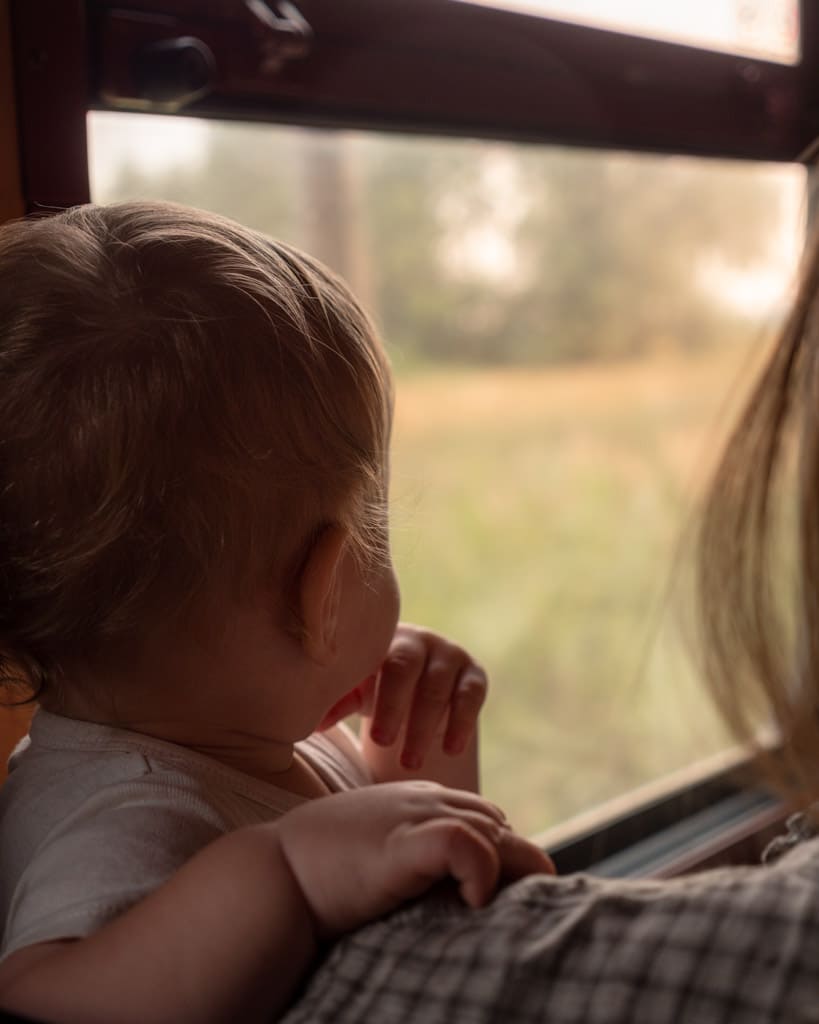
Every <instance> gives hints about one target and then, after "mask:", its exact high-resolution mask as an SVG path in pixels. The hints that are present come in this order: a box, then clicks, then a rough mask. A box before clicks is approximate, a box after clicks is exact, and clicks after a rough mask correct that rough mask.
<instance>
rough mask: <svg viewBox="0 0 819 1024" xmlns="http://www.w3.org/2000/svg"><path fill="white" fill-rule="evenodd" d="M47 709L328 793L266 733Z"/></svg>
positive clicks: (296, 789) (278, 782) (64, 705)
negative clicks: (193, 729) (236, 731)
mask: <svg viewBox="0 0 819 1024" xmlns="http://www.w3.org/2000/svg"><path fill="white" fill-rule="evenodd" d="M44 708H45V710H47V711H52V712H54V713H56V714H61V715H64V716H65V717H68V718H76V719H80V720H82V721H86V722H95V723H96V724H98V725H110V726H114V727H115V728H118V729H127V730H128V731H130V732H135V733H139V734H140V735H142V736H150V737H151V738H152V739H158V740H162V741H163V742H165V743H173V744H175V745H176V746H180V747H185V748H186V749H188V750H193V751H195V752H196V753H198V754H204V755H205V756H206V757H210V758H212V759H213V760H214V761H218V762H219V763H220V764H223V765H225V766H227V767H228V768H232V769H234V770H236V771H240V772H242V773H244V774H245V775H250V776H252V777H253V778H257V779H261V780H262V781H264V782H269V783H271V784H273V785H275V786H278V787H279V788H280V789H284V790H287V791H288V792H291V793H296V794H298V795H299V796H305V797H308V798H315V797H320V796H326V795H327V794H328V793H329V790H328V788H327V786H326V785H325V784H324V782H322V780H321V778H320V777H319V776H318V774H317V773H316V772H315V771H314V770H313V769H312V768H311V767H310V765H309V764H308V763H307V761H306V760H305V759H304V758H303V757H302V755H301V754H300V753H299V752H298V750H297V749H296V747H295V744H293V743H283V742H279V741H277V740H275V739H271V737H269V736H263V735H260V736H254V735H250V734H247V733H231V732H230V731H228V730H223V729H216V730H212V731H211V730H203V729H201V728H200V729H197V730H196V731H192V730H191V729H190V727H189V724H188V723H182V722H174V721H168V720H152V719H147V718H143V717H136V718H123V717H120V716H116V717H112V716H111V715H108V714H104V713H102V712H101V710H100V709H99V708H94V707H93V706H92V705H90V704H87V703H83V702H78V701H70V702H61V703H60V704H59V705H56V704H55V703H53V702H48V703H45V704H44Z"/></svg>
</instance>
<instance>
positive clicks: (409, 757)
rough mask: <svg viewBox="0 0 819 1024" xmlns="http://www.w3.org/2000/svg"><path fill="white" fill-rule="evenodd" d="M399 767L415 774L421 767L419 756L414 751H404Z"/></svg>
mask: <svg viewBox="0 0 819 1024" xmlns="http://www.w3.org/2000/svg"><path fill="white" fill-rule="evenodd" d="M401 765H402V767H403V768H406V769H407V770H408V771H411V772H415V771H417V770H418V769H419V768H420V767H421V755H420V754H416V753H415V751H414V750H405V751H404V753H403V754H402V755H401Z"/></svg>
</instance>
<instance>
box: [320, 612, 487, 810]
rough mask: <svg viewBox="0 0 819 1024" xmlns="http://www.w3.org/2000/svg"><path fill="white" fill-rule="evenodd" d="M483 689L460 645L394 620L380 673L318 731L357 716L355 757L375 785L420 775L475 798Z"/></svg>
mask: <svg viewBox="0 0 819 1024" xmlns="http://www.w3.org/2000/svg"><path fill="white" fill-rule="evenodd" d="M486 690H487V681H486V674H485V672H484V671H483V669H482V668H481V667H480V666H479V665H477V664H476V663H475V662H474V661H473V660H472V658H471V657H470V656H469V654H467V652H466V651H465V650H464V649H463V648H461V647H458V646H457V645H456V644H453V643H450V642H449V641H448V640H446V639H444V638H443V637H441V636H439V635H438V634H437V633H433V632H431V631H430V630H426V629H421V628H420V627H418V626H412V625H409V624H408V623H400V624H399V625H398V628H397V629H396V631H395V636H394V637H393V641H392V644H391V645H390V648H389V651H388V652H387V656H386V658H385V660H384V663H383V664H382V666H381V669H380V671H379V673H378V675H377V676H374V677H372V678H371V679H368V680H365V682H364V683H363V684H362V685H361V686H359V687H358V688H357V689H356V690H355V691H353V693H351V694H348V695H347V697H345V698H344V699H343V700H342V701H340V702H339V704H337V705H336V706H335V707H334V708H333V709H332V710H331V712H330V713H329V715H328V716H327V718H326V719H325V721H324V722H323V723H322V727H323V728H325V729H326V728H327V727H328V726H330V725H331V723H334V722H336V721H338V719H339V718H342V717H344V716H345V715H348V714H352V713H354V712H360V713H361V715H362V726H361V734H360V740H359V749H358V750H357V754H358V755H359V756H361V757H363V759H364V761H365V762H366V764H367V766H368V768H369V769H370V771H371V772H372V775H373V777H374V779H375V781H376V782H391V781H396V780H399V779H418V778H423V779H429V780H431V781H434V782H439V783H441V785H444V786H452V787H454V788H456V789H468V790H471V791H472V792H474V793H477V792H478V788H479V786H478V734H477V720H478V714H479V713H480V710H481V707H482V706H483V703H484V700H485V699H486ZM335 739H336V742H338V743H339V745H340V746H342V747H345V748H346V747H347V746H348V744H347V742H346V741H345V740H344V739H343V738H342V737H339V736H336V737H335Z"/></svg>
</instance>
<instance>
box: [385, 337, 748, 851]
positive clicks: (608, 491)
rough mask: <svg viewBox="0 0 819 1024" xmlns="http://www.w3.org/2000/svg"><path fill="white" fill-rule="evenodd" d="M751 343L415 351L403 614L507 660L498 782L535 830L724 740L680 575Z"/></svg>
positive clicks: (401, 496) (399, 552) (399, 516)
mask: <svg viewBox="0 0 819 1024" xmlns="http://www.w3.org/2000/svg"><path fill="white" fill-rule="evenodd" d="M747 359H748V350H747V349H745V350H744V351H739V350H734V351H733V352H729V353H725V352H722V353H717V354H713V355H711V356H700V357H697V358H684V357H676V356H674V357H672V356H668V357H663V358H658V357H655V358H653V359H650V360H647V361H641V362H635V363H629V364H614V365H601V364H599V363H595V364H589V365H588V366H583V365H581V366H575V367H570V368H560V369H536V370H532V369H475V368H465V369H462V370H452V369H433V370H429V371H423V372H420V371H415V372H403V373H402V372H400V369H399V374H398V403H397V410H396V426H395V434H394V448H393V467H392V491H393V505H394V514H393V545H394V549H395V556H396V562H397V565H398V569H399V575H400V578H401V581H402V588H403V612H402V614H403V617H404V618H406V619H409V620H410V621H418V622H423V623H424V624H426V625H430V626H432V627H434V628H436V629H438V630H440V631H442V632H444V633H446V634H448V635H450V636H452V637H453V638H455V639H457V640H458V641H459V642H461V643H463V644H464V645H465V646H467V647H468V649H469V650H470V651H471V652H472V653H473V654H474V656H475V657H476V658H477V659H478V660H479V661H481V662H482V663H483V664H484V665H485V667H486V668H487V670H488V671H489V674H490V682H491V697H490V701H489V704H488V706H487V708H486V710H485V712H484V720H483V726H482V769H483V782H484V790H485V792H486V793H487V794H488V795H489V796H490V797H491V798H493V799H494V800H496V801H497V802H499V803H500V804H501V806H503V807H504V808H505V810H506V811H507V813H508V814H509V816H510V818H511V820H512V821H513V822H514V823H515V824H516V825H517V827H518V828H520V829H522V830H524V831H526V832H529V833H531V832H536V831H538V830H541V829H543V828H545V827H547V826H549V825H551V824H554V823H556V822H559V821H561V820H563V819H565V818H567V817H569V816H571V815H573V814H576V813H579V812H581V811H585V810H587V809H589V808H591V807H593V806H594V805H596V804H598V803H600V802H601V801H604V800H606V799H608V798H610V797H614V796H617V795H619V794H621V793H622V792H623V791H625V790H628V789H631V788H633V787H635V786H637V785H640V784H641V783H644V782H647V781H649V780H651V779H655V778H657V777H658V776H660V775H662V774H664V773H666V772H669V771H672V770H674V769H677V768H679V767H681V766H684V765H687V764H690V763H691V762H692V761H694V760H696V759H698V758H701V757H704V756H706V755H708V754H710V753H712V752H714V751H716V750H718V749H720V748H722V747H724V746H726V739H725V736H724V733H723V732H722V729H721V727H720V726H719V725H718V724H717V723H716V721H715V718H714V715H713V713H712V712H711V710H710V706H709V703H708V699H707V697H706V696H705V695H704V693H703V691H702V688H701V686H700V684H699V682H698V680H697V678H696V670H695V669H694V667H693V665H692V662H691V659H690V657H689V652H688V649H687V645H686V642H685V640H684V637H683V632H684V631H683V630H682V629H681V628H680V620H681V618H684V615H681V614H680V612H681V601H680V593H681V591H682V590H683V589H684V588H683V587H681V586H680V585H679V584H681V583H683V582H684V578H685V575H686V568H687V566H688V565H690V557H689V555H688V553H687V551H686V548H685V545H684V544H683V543H682V541H683V535H684V532H685V531H686V528H687V527H688V526H690V522H691V516H692V510H693V504H694V500H695V496H696V492H697V491H698V489H699V488H700V487H701V485H702V481H703V480H704V478H705V475H706V473H707V469H708V464H709V461H710V458H711V457H712V455H713V453H714V451H715V448H716V445H717V437H718V435H719V433H720V424H721V423H724V420H725V417H726V415H727V411H728V410H727V408H725V406H726V394H727V393H728V391H729V390H730V385H731V382H732V381H733V380H734V379H735V378H736V376H737V369H738V364H739V361H745V362H747ZM720 409H722V410H723V415H722V416H720V415H719V414H718V413H719V410H720ZM674 563H676V569H675V568H674Z"/></svg>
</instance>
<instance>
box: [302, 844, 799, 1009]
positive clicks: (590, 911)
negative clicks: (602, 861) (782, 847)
mask: <svg viewBox="0 0 819 1024" xmlns="http://www.w3.org/2000/svg"><path fill="white" fill-rule="evenodd" d="M780 852H781V851H780ZM284 1021H285V1022H286V1024H354V1022H355V1024H361V1022H367V1024H370V1022H372V1024H405V1022H418V1024H489V1022H492V1024H496V1022H499V1024H536V1022H537V1024H547V1022H548V1024H626V1022H627V1024H671V1022H680V1021H683V1022H689V1021H690V1022H692V1024H729V1022H730V1024H773V1022H781V1024H808V1022H817V1024H819V838H817V839H812V840H810V841H807V842H802V843H799V844H798V845H797V846H796V847H795V848H793V849H791V850H789V851H787V852H786V853H785V855H784V856H780V857H779V858H778V859H777V860H776V862H775V863H773V864H771V865H767V866H760V867H747V868H726V869H720V870H716V871H711V872H706V873H703V874H699V875H692V876H688V877H685V878H680V879H675V880H673V881H666V882H652V881H625V880H611V879H598V878H592V877H589V876H583V875H574V876H567V877H565V878H550V877H530V878H526V879H523V880H522V881H520V882H517V883H515V884H513V885H511V886H509V887H508V888H506V889H504V890H503V891H502V892H501V893H500V894H499V895H498V896H497V897H496V898H495V900H494V901H493V902H492V903H491V904H489V906H487V907H483V908H481V909H479V910H471V909H469V908H468V907H465V906H464V905H463V904H462V903H460V902H459V901H458V900H457V898H456V897H454V896H451V895H442V894H440V893H437V894H435V895H430V896H428V897H427V898H426V899H423V900H420V901H419V902H417V903H414V904H412V905H410V906H407V907H404V908H402V909H400V910H398V911H397V912H395V913H393V914H391V915H390V916H388V917H386V918H384V919H382V920H379V921H376V922H374V923H373V924H370V925H368V926H367V927H365V928H362V929H360V930H359V931H357V932H354V933H353V934H351V935H349V936H347V937H345V938H344V939H343V940H342V941H340V942H339V943H338V944H337V945H335V946H334V948H333V949H332V950H331V951H330V952H329V954H328V955H327V957H326V959H325V960H324V962H323V964H322V965H321V966H320V967H319V968H318V970H317V971H316V972H315V973H314V974H313V975H312V976H311V978H310V980H309V983H308V985H307V987H306V989H305V990H304V992H303V994H302V996H301V998H300V1000H299V1001H298V1002H297V1003H296V1004H295V1005H294V1006H293V1007H292V1008H291V1010H290V1011H289V1012H288V1013H287V1014H286V1016H285V1017H284Z"/></svg>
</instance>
